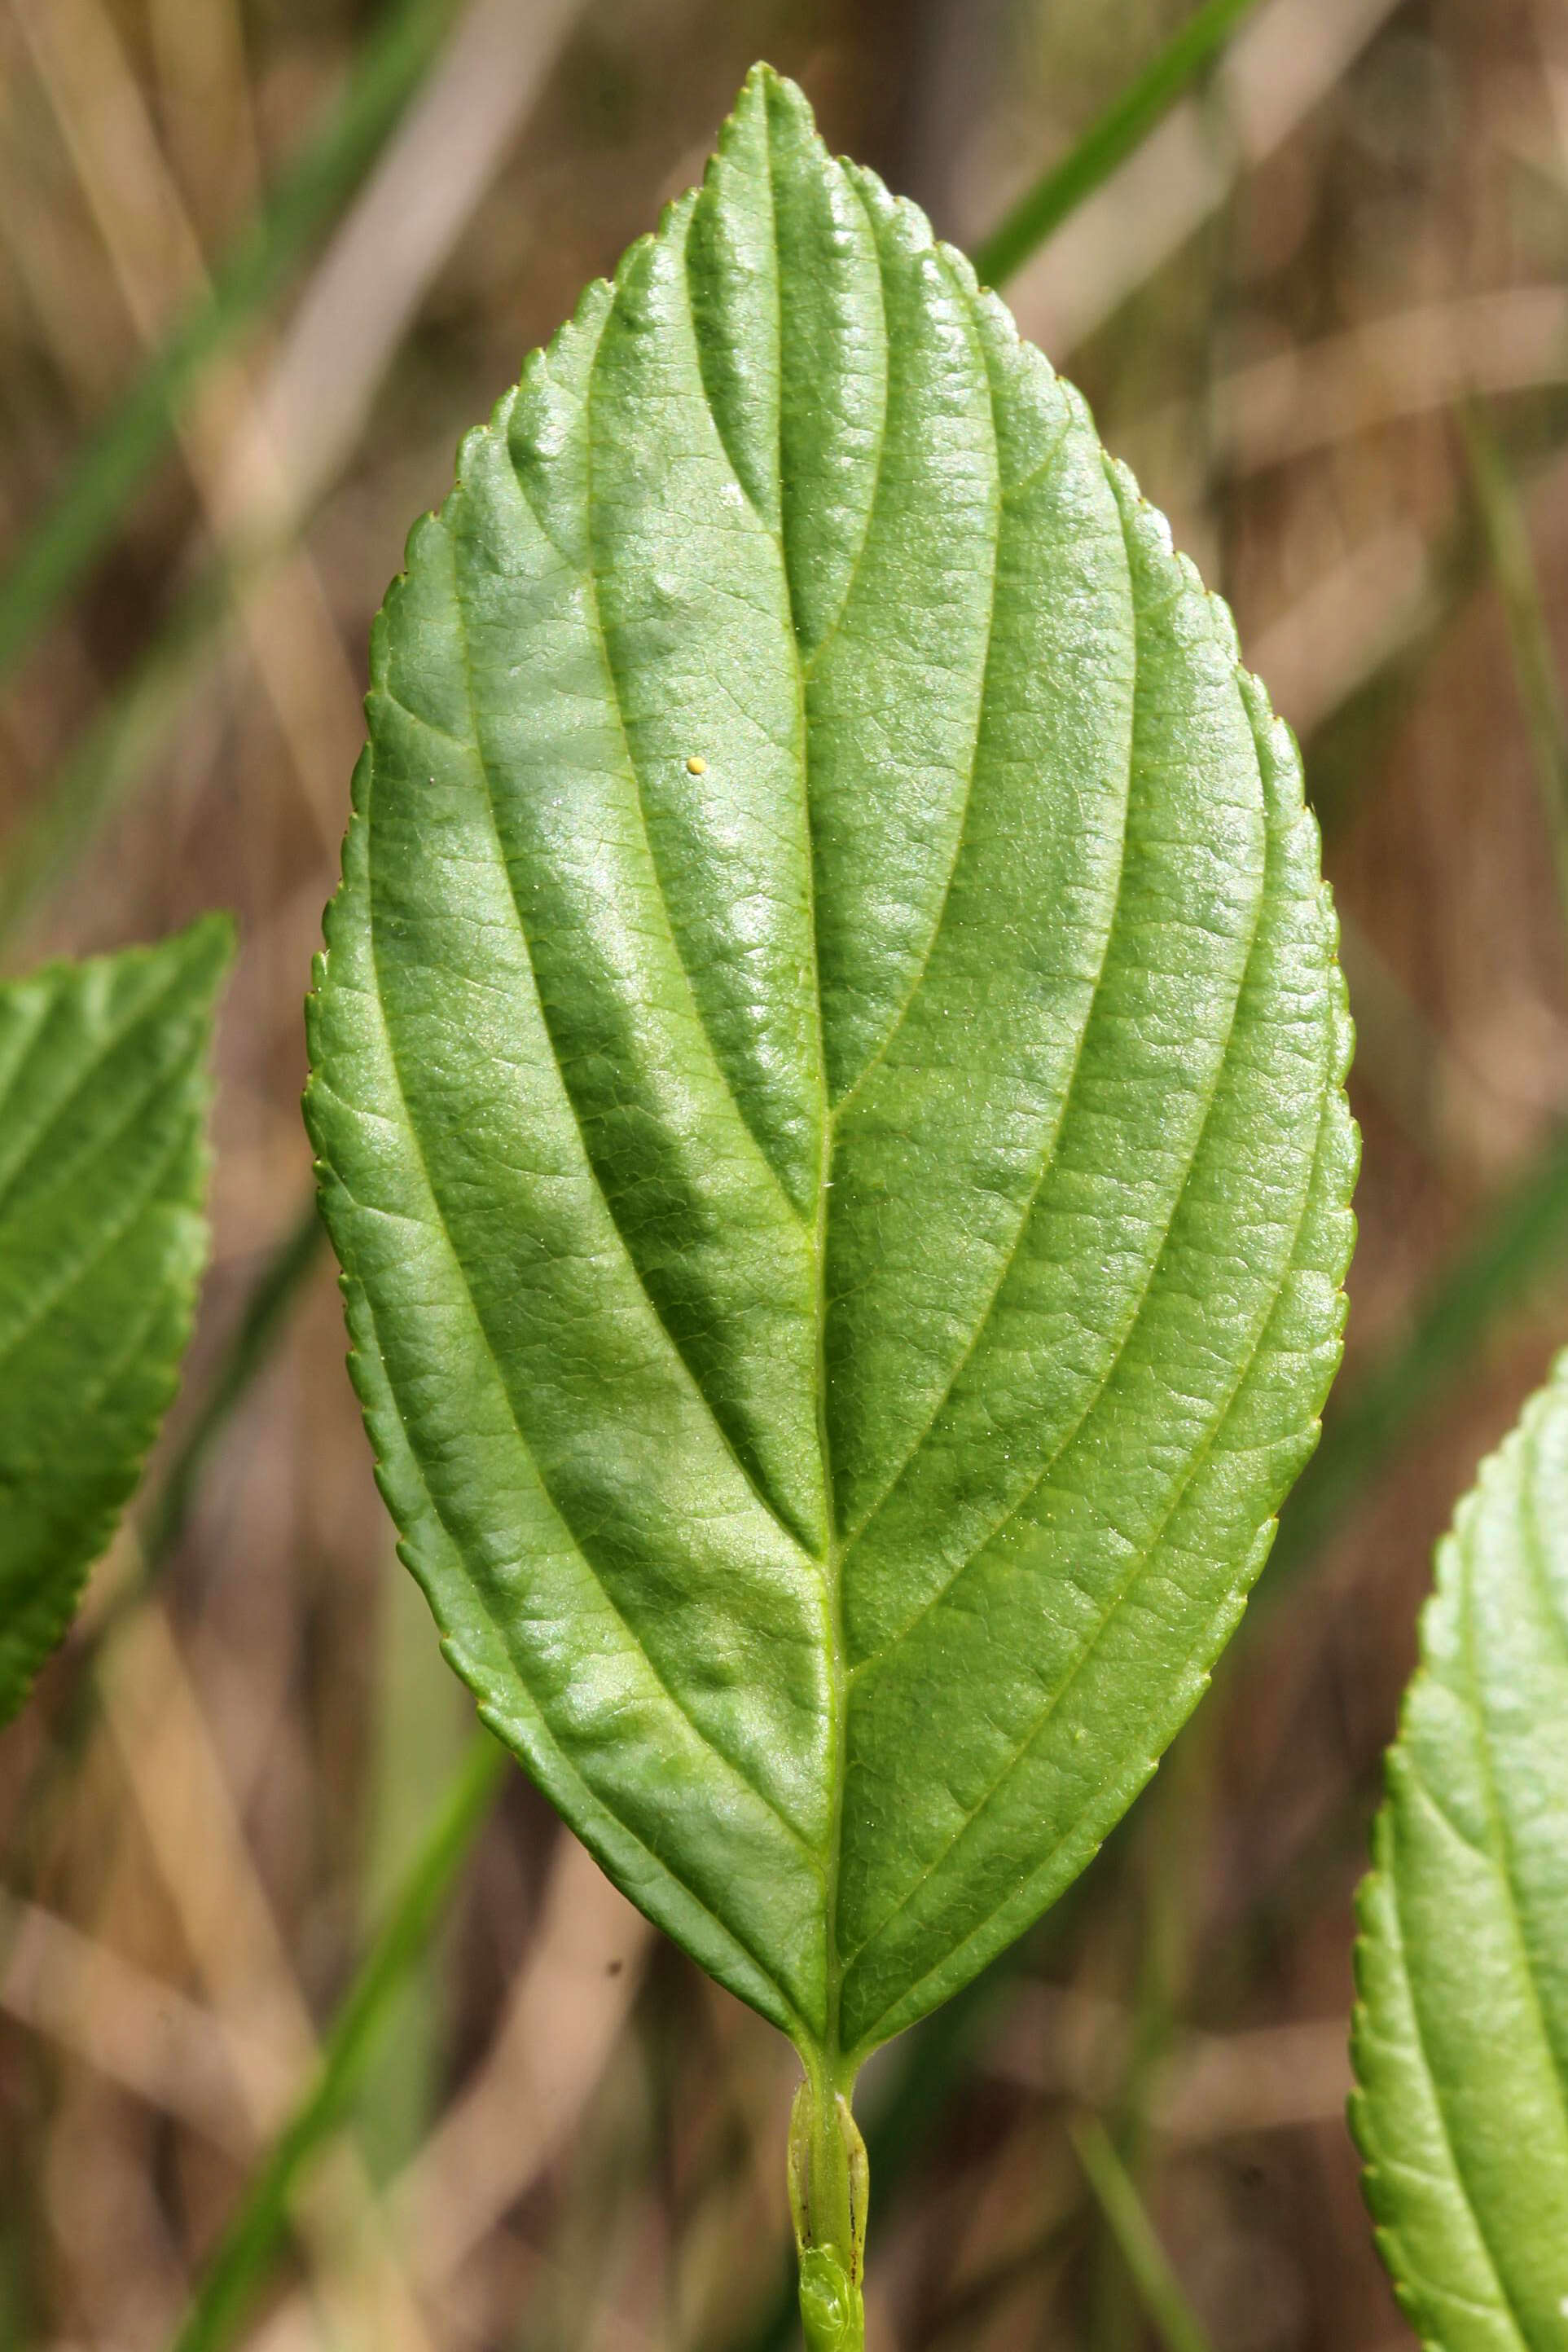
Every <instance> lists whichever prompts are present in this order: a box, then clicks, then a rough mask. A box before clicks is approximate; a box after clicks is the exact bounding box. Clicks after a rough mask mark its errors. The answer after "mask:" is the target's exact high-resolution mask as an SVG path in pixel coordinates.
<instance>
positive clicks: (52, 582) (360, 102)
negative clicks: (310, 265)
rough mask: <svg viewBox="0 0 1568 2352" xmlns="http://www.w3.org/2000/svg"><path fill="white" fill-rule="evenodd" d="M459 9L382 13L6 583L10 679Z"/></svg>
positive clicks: (2, 608)
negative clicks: (326, 106)
mask: <svg viewBox="0 0 1568 2352" xmlns="http://www.w3.org/2000/svg"><path fill="white" fill-rule="evenodd" d="M453 11H454V0H391V5H388V6H386V7H385V8H383V10H382V14H381V15H380V16H379V17H378V19H377V21H376V25H375V28H374V30H373V31H372V33H371V37H370V40H369V42H368V44H367V46H366V48H365V51H364V53H363V55H362V57H361V60H360V63H359V66H358V68H357V70H356V71H355V73H354V75H353V76H352V79H350V83H349V86H348V89H347V90H346V91H345V93H344V95H343V97H342V100H340V103H339V105H338V106H337V107H336V108H335V109H334V110H333V112H332V114H331V117H330V119H329V121H328V122H327V123H326V125H325V126H324V128H323V129H322V130H321V131H319V133H318V134H317V136H316V137H315V138H314V139H312V140H311V141H310V142H308V144H307V146H306V148H305V150H304V152H302V153H301V154H300V155H299V156H298V157H297V158H296V160H295V161H294V163H292V164H291V165H290V167H289V168H288V170H287V172H286V173H285V174H284V176H283V178H282V180H281V182H280V183H279V184H278V187H277V191H276V193H275V194H274V195H273V197H272V200H271V202H270V203H269V204H267V205H265V206H264V207H263V209H262V210H261V211H260V213H259V214H258V215H256V218H255V219H254V220H253V221H252V222H251V223H250V225H249V226H247V227H246V229H245V230H243V231H242V232H241V234H240V236H239V238H238V240H237V241H236V243H235V246H234V247H233V248H232V250H231V251H230V253H229V254H228V256H227V257H226V259H225V261H224V262H223V263H222V264H221V266H220V267H219V268H218V270H217V272H216V273H215V275H214V280H213V285H212V289H211V291H210V293H209V294H208V295H207V296H206V297H205V298H204V299H203V300H201V301H200V302H198V303H197V304H196V305H195V307H194V308H193V309H192V310H189V311H187V312H186V314H185V316H184V317H183V320H180V322H179V323H178V324H177V325H176V326H175V328H174V329H173V331H172V333H171V334H170V336H169V338H168V340H167V341H165V342H164V343H163V344H162V347H161V348H160V349H159V350H158V351H157V352H154V353H153V354H152V357H151V358H150V359H149V360H148V362H147V363H146V365H145V366H144V368H143V369H142V371H141V374H140V375H139V376H138V377H137V379H136V381H135V382H134V383H132V384H131V388H130V389H129V391H128V392H126V393H125V394H124V395H123V397H122V398H121V399H120V402H119V403H118V404H117V405H116V406H115V407H114V408H113V409H112V410H111V411H110V414H109V415H108V416H107V417H106V418H105V419H104V421H103V423H102V424H101V425H99V428H98V430H97V432H96V433H94V434H93V435H92V436H91V438H90V439H89V441H88V443H87V445H86V446H85V447H84V448H83V449H82V450H81V452H80V453H79V455H78V457H77V459H76V462H75V464H74V466H73V467H72V469H71V471H70V472H69V474H68V478H67V479H66V481H65V484H64V486H63V487H62V488H61V489H60V490H59V492H58V493H57V496H56V498H55V499H54V501H53V503H52V504H51V505H50V506H49V508H48V509H47V511H46V513H45V514H44V515H43V516H42V517H41V518H40V520H38V522H37V524H36V525H35V526H34V528H33V530H32V532H31V533H30V535H29V536H28V537H27V538H26V540H25V541H24V542H23V544H22V547H21V548H20V550H19V551H18V553H17V555H16V559H15V561H14V562H12V564H11V565H10V567H9V569H8V570H7V571H6V572H5V576H4V578H0V677H4V676H5V674H6V673H7V672H8V671H10V670H11V669H12V668H13V667H15V666H16V662H17V661H18V660H19V659H20V657H21V656H22V655H23V653H24V652H25V651H26V647H27V646H28V645H29V644H31V642H32V641H33V639H34V638H35V637H36V636H37V635H38V633H39V631H40V630H42V629H43V628H44V627H45V626H46V625H47V623H48V622H49V621H50V619H52V617H53V616H54V614H56V613H57V611H58V610H59V607H60V605H61V604H62V603H63V602H64V600H65V598H66V597H67V596H68V594H69V593H70V591H71V590H72V588H73V587H74V586H75V585H76V583H78V581H79V580H80V579H81V577H82V575H83V574H84V572H86V571H87V569H88V567H89V565H90V564H91V563H92V562H94V560H95V558H96V557H97V556H98V554H99V551H100V550H101V548H102V547H103V545H104V543H105V541H107V540H108V538H109V537H110V533H111V532H112V530H113V529H114V526H115V524H116V522H117V521H118V520H119V518H120V514H121V512H122V511H123V509H125V507H126V506H127V505H128V504H129V502H130V500H131V499H132V498H133V497H134V495H135V493H136V492H137V490H138V489H139V488H141V485H142V483H143V482H144V481H145V479H146V477H147V474H148V470H149V468H150V467H152V465H154V464H155V463H156V461H157V459H158V457H159V456H160V454H161V453H162V448H163V445H164V443H165V441H166V440H167V438H168V436H169V434H170V431H171V429H172V420H173V416H174V414H175V412H176V410H177V409H178V406H179V404H180V403H181V401H182V400H183V398H184V397H185V395H186V394H188V392H189V391H190V388H191V386H192V384H193V382H194V381H195V379H196V377H197V376H198V375H199V374H200V373H201V371H202V370H203V368H204V367H205V366H206V364H207V363H208V362H209V361H211V360H212V359H214V357H215V356H216V354H217V353H218V352H221V351H223V350H224V349H225V347H226V346H227V345H228V344H230V343H232V342H233V341H235V337H236V336H238V335H239V334H240V333H241V332H243V331H244V330H245V328H246V326H247V325H249V323H250V322H251V321H252V320H254V319H255V318H256V314H257V313H258V312H259V311H260V310H262V309H263V308H264V306H265V305H266V304H267V302H268V301H270V300H271V299H272V298H273V296H274V295H275V294H277V292H278V291H279V289H281V287H282V286H283V284H284V282H285V280H286V279H287V276H288V274H289V272H290V270H291V269H292V268H294V267H295V265H296V263H297V262H298V260H299V258H300V257H301V255H302V254H303V253H304V251H305V249H306V247H308V244H309V243H310V240H311V239H312V237H314V236H317V235H318V234H319V231H320V230H321V229H323V228H324V227H325V226H327V224H328V223H329V221H330V220H331V219H332V218H333V216H334V215H336V214H337V212H338V211H339V210H340V207H341V205H342V204H343V202H344V200H345V199H346V197H347V196H348V195H349V194H350V193H351V191H352V190H353V188H354V187H355V185H356V184H358V182H359V181H360V179H361V177H362V176H363V174H364V172H365V171H366V169H367V167H368V166H369V164H370V163H371V161H372V160H373V158H374V157H375V155H376V153H377V152H378V150H379V149H380V147H381V146H382V142H383V141H384V140H385V138H386V136H387V134H388V132H389V131H391V130H392V126H393V125H394V123H395V122H396V121H397V119H398V117H399V115H400V114H401V113H402V110H403V108H404V106H405V105H406V104H407V102H408V100H409V99H410V98H411V97H412V96H413V93H414V91H415V90H416V89H418V87H419V84H420V81H421V79H422V78H423V73H424V69H425V68H426V66H427V65H428V64H429V62H430V59H431V58H432V56H433V55H434V51H435V48H436V46H437V44H438V42H439V40H440V38H441V36H442V33H443V32H444V29H445V28H446V26H447V25H448V24H449V23H450V22H451V19H452V16H453Z"/></svg>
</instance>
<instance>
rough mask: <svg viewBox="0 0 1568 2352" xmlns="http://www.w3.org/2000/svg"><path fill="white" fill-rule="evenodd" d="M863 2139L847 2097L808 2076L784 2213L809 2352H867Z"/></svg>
mask: <svg viewBox="0 0 1568 2352" xmlns="http://www.w3.org/2000/svg"><path fill="white" fill-rule="evenodd" d="M868 2192H869V2177H868V2172H867V2165H866V2152H865V2142H864V2140H862V2137H861V2136H860V2131H859V2129H858V2127H857V2126H856V2124H855V2119H854V2117H853V2116H852V2114H851V2113H850V2103H849V2100H848V2099H847V2098H846V2097H845V2096H844V2095H843V2093H842V2092H841V2091H840V2090H838V2089H837V2088H836V2086H835V2085H834V2084H832V2083H831V2081H829V2080H826V2079H823V2080H817V2079H815V2078H814V2077H813V2076H812V2075H810V2074H808V2075H807V2077H806V2080H805V2081H804V2082H803V2083H802V2084H801V2085H800V2089H799V2090H798V2091H797V2092H796V2094H795V2105H794V2108H793V2111H792V2113H791V2115H790V2117H789V2210H790V2214H791V2216H792V2218H793V2220H794V2223H795V2252H796V2256H797V2259H798V2261H799V2263H800V2326H801V2330H802V2333H803V2335H804V2337H805V2347H806V2352H865V2305H864V2303H863V2301H862V2295H861V2281H862V2276H863V2275H864V2271H865V2219H866V2202H867V2197H868Z"/></svg>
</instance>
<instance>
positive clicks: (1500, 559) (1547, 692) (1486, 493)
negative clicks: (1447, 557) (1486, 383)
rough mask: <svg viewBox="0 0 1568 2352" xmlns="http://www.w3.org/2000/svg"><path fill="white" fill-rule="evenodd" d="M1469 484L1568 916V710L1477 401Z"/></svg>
mask: <svg viewBox="0 0 1568 2352" xmlns="http://www.w3.org/2000/svg"><path fill="white" fill-rule="evenodd" d="M1459 424H1460V427H1461V430H1462V432H1463V435H1464V443H1465V455H1466V457H1467V458H1468V460H1469V470H1470V487H1471V488H1472V489H1473V491H1474V493H1475V499H1476V505H1477V507H1478V509H1479V515H1480V522H1481V529H1482V530H1483V532H1484V534H1485V538H1486V543H1487V552H1488V554H1489V555H1490V559H1491V567H1492V573H1493V576H1494V578H1495V579H1496V581H1497V586H1498V593H1499V595H1500V598H1501V600H1502V609H1503V614H1504V617H1505V619H1506V620H1507V623H1508V638H1509V648H1510V651H1511V654H1512V656H1513V673H1514V678H1515V681H1516V683H1517V685H1518V688H1519V699H1520V704H1521V709H1522V710H1523V713H1524V720H1525V725H1526V727H1527V729H1528V730H1529V733H1530V743H1531V751H1532V752H1533V754H1534V759H1535V772H1536V779H1537V782H1538V783H1539V785H1540V790H1541V804H1542V814H1543V815H1544V817H1545V819H1546V826H1547V831H1548V833H1549V835H1550V836H1551V841H1552V859H1553V862H1554V864H1555V866H1556V870H1557V890H1558V898H1559V900H1560V903H1561V905H1562V908H1563V913H1564V915H1565V916H1568V711H1565V710H1564V708H1563V686H1562V680H1561V679H1560V677H1558V673H1557V656H1556V652H1555V650H1554V648H1553V646H1552V629H1551V625H1550V623H1549V621H1548V620H1547V616H1546V604H1545V600H1544V598H1543V596H1542V590H1541V581H1540V577H1539V575H1538V573H1537V572H1536V568H1535V558H1534V556H1533V554H1532V553H1531V545H1530V527H1529V524H1528V523H1527V521H1526V520H1525V512H1524V501H1523V499H1521V496H1520V491H1519V485H1518V483H1517V482H1516V480H1515V478H1514V476H1513V471H1512V469H1511V467H1510V465H1509V463H1508V460H1507V458H1506V457H1504V455H1503V452H1502V448H1501V446H1500V442H1499V440H1498V437H1497V435H1496V433H1495V432H1494V431H1493V429H1492V425H1491V420H1490V417H1489V416H1488V415H1487V412H1486V409H1485V407H1484V406H1483V404H1481V403H1480V402H1479V400H1473V401H1469V402H1467V403H1466V404H1464V405H1463V406H1462V407H1461V408H1460V410H1459Z"/></svg>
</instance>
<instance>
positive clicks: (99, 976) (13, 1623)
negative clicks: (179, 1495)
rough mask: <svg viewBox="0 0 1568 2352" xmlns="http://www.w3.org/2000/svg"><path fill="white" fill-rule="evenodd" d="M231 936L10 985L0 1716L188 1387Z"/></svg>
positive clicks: (74, 966)
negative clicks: (184, 1371) (213, 1077)
mask: <svg viewBox="0 0 1568 2352" xmlns="http://www.w3.org/2000/svg"><path fill="white" fill-rule="evenodd" d="M231 944H232V930H231V926H230V925H229V923H228V921H227V919H225V918H222V917H217V918H214V917H208V918H206V919H204V920H203V921H201V922H199V923H197V924H195V925H194V926H193V928H192V929H190V930H188V931H185V932H183V933H182V934H181V935H180V936H179V937H178V938H176V939H172V940H166V941H165V942H164V943H163V944H162V945H161V946H159V947H153V948H131V949H128V950H125V951H124V952H123V953H121V954H119V955H111V956H103V957H101V958H99V959H98V960H96V961H92V962H89V963H57V964H51V965H49V966H48V967H47V970H45V971H40V972H37V973H35V974H34V975H33V977H32V978H30V979H27V980H22V981H15V982H10V983H8V984H6V985H5V986H0V1722H3V1721H5V1719H6V1718H7V1717H9V1716H11V1715H13V1714H15V1712H16V1708H17V1707H18V1706H20V1705H21V1703H22V1699H23V1697H24V1696H25V1694H26V1688H27V1685H28V1684H29V1682H30V1681H31V1680H32V1677H33V1675H35V1674H36V1673H37V1669H38V1667H39V1665H40V1664H42V1662H43V1660H44V1659H45V1658H46V1657H47V1655H48V1653H49V1652H50V1650H52V1649H53V1648H54V1646H55V1644H56V1643H57V1642H58V1641H59V1640H60V1639H61V1637H62V1636H63V1634H64V1633H65V1631H66V1628H67V1626H68V1624H69V1623H70V1621H71V1616H72V1614H73V1612H74V1611H75V1608H76V1604H77V1601H78V1597H79V1594H80V1591H81V1587H82V1582H83V1580H84V1578H85V1577H86V1574H87V1571H88V1570H89V1568H90V1566H91V1565H92V1563H93V1561H94V1560H95V1559H97V1558H98V1556H99V1553H100V1552H101V1551H102V1550H103V1549H104V1547H105V1545H106V1544H107V1543H108V1541H109V1538H110V1535H111V1533H112V1532H113V1528H114V1524H115V1521H116V1519H117V1517H119V1514H120V1508H121V1507H122V1505H123V1504H124V1503H125V1501H126V1499H127V1497H128V1496H129V1495H130V1493H131V1488H132V1487H133V1486H135V1484H136V1479H137V1475H138V1474H139V1472H140V1470H141V1461H142V1457H143V1455H144V1454H146V1452H147V1449H148V1447H149V1446H150V1445H151V1444H152V1440H153V1438H154V1436H155V1435H156V1434H157V1431H158V1424H159V1423H160V1421H161V1420H162V1416H163V1412H164V1411H165V1409H166V1407H167V1405H168V1403H169V1401H170V1399H171V1397H172V1395H173V1392H174V1385H175V1379H176V1374H177V1371H178V1367H179V1360H180V1356H181V1354H182V1352H183V1348H184V1345H185V1341H186V1339H187V1337H188V1336H189V1332H190V1327H191V1315H192V1310H193V1306H194V1302H195V1294H196V1285H197V1281H198V1279H199V1277H200V1275H201V1271H202V1265H203V1262H204V1258H205V1255H206V1224H205V1222H204V1218H203V1215H202V1197H203V1192H204V1184H205V1177H206V1152H205V1149H204V1142H203V1134H202V1128H203V1118H204V1110H205V1106H206V1098H207V1085H206V1077H205V1073H204V1057H205V1054H206V1050H207V1045H208V1042H209V1039H210V1036H211V1029H212V1003H213V997H214V992H215V991H216V988H217V985H218V982H220V980H221V979H222V977H223V975H224V972H225V969H226V967H227V964H228V960H229V954H230V950H231Z"/></svg>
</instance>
